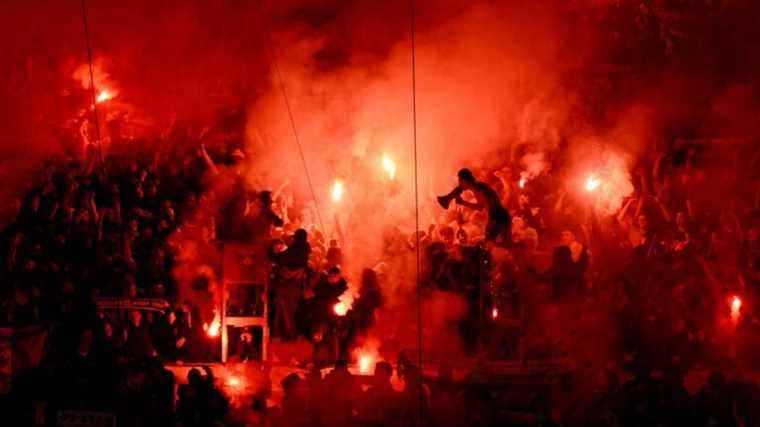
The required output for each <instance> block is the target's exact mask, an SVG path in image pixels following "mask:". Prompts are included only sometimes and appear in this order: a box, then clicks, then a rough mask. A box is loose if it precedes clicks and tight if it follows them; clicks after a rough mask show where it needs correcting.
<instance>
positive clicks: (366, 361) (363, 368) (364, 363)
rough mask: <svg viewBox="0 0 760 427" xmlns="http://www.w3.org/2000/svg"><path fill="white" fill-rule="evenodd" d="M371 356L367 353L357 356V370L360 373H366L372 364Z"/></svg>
mask: <svg viewBox="0 0 760 427" xmlns="http://www.w3.org/2000/svg"><path fill="white" fill-rule="evenodd" d="M372 359H373V358H372V356H371V355H369V354H362V355H360V356H359V372H360V373H362V374H368V373H369V372H370V369H371V368H372V365H373V363H372V362H373V360H372Z"/></svg>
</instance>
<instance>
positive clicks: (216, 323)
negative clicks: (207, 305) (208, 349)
mask: <svg viewBox="0 0 760 427" xmlns="http://www.w3.org/2000/svg"><path fill="white" fill-rule="evenodd" d="M204 326H206V325H204ZM221 327H222V321H221V319H220V318H219V312H218V311H216V310H214V320H212V321H211V324H210V325H208V326H206V335H208V336H210V337H212V338H214V337H218V336H219V329H221Z"/></svg>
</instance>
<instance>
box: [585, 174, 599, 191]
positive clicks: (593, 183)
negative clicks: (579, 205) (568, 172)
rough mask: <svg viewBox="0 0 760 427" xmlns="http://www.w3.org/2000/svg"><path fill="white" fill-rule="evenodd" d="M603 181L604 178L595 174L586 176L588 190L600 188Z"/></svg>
mask: <svg viewBox="0 0 760 427" xmlns="http://www.w3.org/2000/svg"><path fill="white" fill-rule="evenodd" d="M601 183H602V180H601V179H599V178H596V177H594V176H590V177H588V178H586V191H588V192H592V191H594V190H596V189H597V188H599V185H600V184H601Z"/></svg>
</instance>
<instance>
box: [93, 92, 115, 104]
mask: <svg viewBox="0 0 760 427" xmlns="http://www.w3.org/2000/svg"><path fill="white" fill-rule="evenodd" d="M115 96H116V95H115V94H114V93H112V92H111V91H109V90H108V89H103V90H101V91H100V93H99V94H98V96H97V97H96V98H95V102H96V103H98V104H100V103H103V102H106V101H108V100H109V99H113V98H114V97H115Z"/></svg>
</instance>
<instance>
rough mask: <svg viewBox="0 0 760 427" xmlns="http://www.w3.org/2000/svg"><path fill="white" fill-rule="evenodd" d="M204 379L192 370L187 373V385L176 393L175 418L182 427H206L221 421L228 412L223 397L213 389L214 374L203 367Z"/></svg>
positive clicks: (196, 371)
mask: <svg viewBox="0 0 760 427" xmlns="http://www.w3.org/2000/svg"><path fill="white" fill-rule="evenodd" d="M203 370H204V371H205V372H206V377H205V378H203V376H202V375H201V373H200V371H199V370H197V369H195V368H193V369H191V370H190V371H189V372H188V373H187V384H183V385H181V386H180V387H179V390H178V391H177V396H178V398H179V399H178V401H177V418H178V421H179V423H180V425H181V426H182V427H194V426H198V427H206V426H210V425H214V423H215V422H217V421H219V420H221V419H222V418H223V417H224V416H225V415H226V414H227V411H228V410H229V403H228V402H227V399H226V398H225V397H224V395H223V394H222V393H221V392H220V391H219V390H218V389H217V388H216V387H214V374H213V372H212V371H211V368H209V367H208V366H204V367H203Z"/></svg>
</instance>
